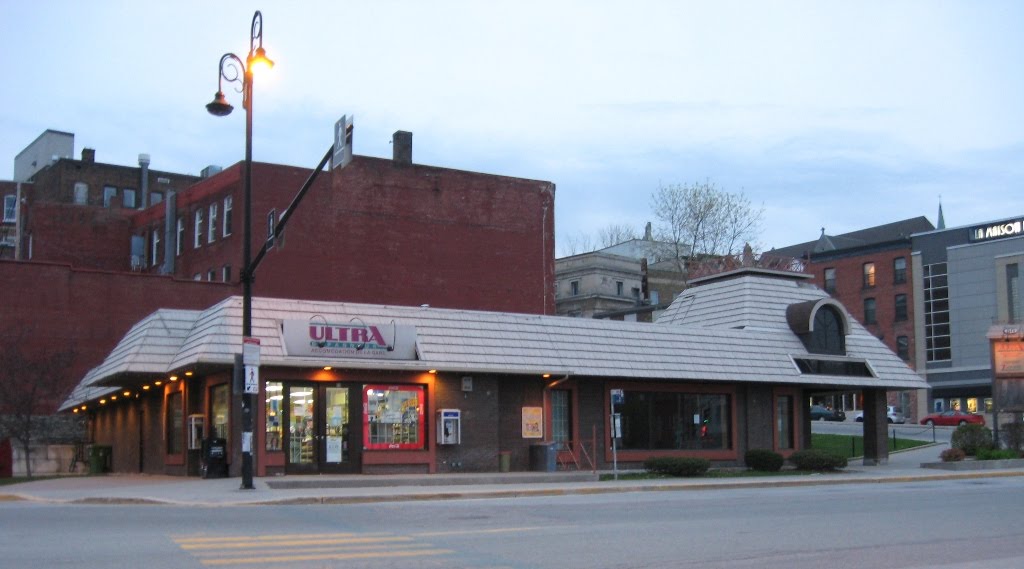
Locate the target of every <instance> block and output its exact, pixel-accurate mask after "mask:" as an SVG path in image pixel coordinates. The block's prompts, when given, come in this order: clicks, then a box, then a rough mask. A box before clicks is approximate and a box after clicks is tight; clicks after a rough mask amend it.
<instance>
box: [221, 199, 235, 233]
mask: <svg viewBox="0 0 1024 569" xmlns="http://www.w3.org/2000/svg"><path fill="white" fill-rule="evenodd" d="M233 202H234V200H232V198H231V196H227V197H225V198H224V221H223V223H222V224H221V226H222V227H223V236H224V237H227V236H228V235H231V221H232V219H233V214H232V211H231V208H232V205H233Z"/></svg>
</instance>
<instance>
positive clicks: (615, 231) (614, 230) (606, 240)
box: [597, 223, 639, 248]
mask: <svg viewBox="0 0 1024 569" xmlns="http://www.w3.org/2000/svg"><path fill="white" fill-rule="evenodd" d="M638 235H639V234H638V233H637V231H636V229H634V228H632V227H630V226H628V225H622V224H619V223H609V224H608V225H606V226H605V227H602V228H601V229H599V230H598V231H597V237H598V241H599V242H600V244H601V247H602V248H604V247H611V246H612V245H618V244H619V243H623V242H625V241H629V240H630V239H637V238H638Z"/></svg>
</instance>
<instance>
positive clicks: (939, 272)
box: [922, 263, 953, 362]
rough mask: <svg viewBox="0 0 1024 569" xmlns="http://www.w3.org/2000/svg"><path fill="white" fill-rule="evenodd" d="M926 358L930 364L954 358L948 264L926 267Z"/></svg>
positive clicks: (924, 276) (924, 277) (924, 282)
mask: <svg viewBox="0 0 1024 569" xmlns="http://www.w3.org/2000/svg"><path fill="white" fill-rule="evenodd" d="M922 280H923V284H924V333H925V356H926V358H927V361H929V362H938V361H949V360H950V359H952V357H953V351H952V349H951V344H950V337H951V330H950V319H949V282H948V279H947V276H946V263H936V264H934V265H928V266H926V267H924V275H923V279H922Z"/></svg>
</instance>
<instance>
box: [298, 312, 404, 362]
mask: <svg viewBox="0 0 1024 569" xmlns="http://www.w3.org/2000/svg"><path fill="white" fill-rule="evenodd" d="M281 332H282V335H283V337H284V338H283V339H284V347H285V352H286V353H287V355H289V356H307V357H308V356H318V357H329V358H374V359H387V360H414V359H416V328H415V327H413V326H400V325H397V324H368V323H364V322H362V321H361V320H360V319H358V318H357V319H355V321H354V322H345V323H340V324H339V323H333V322H328V321H327V320H326V319H325V318H324V317H323V316H314V317H312V318H310V319H309V320H285V321H283V322H282V326H281Z"/></svg>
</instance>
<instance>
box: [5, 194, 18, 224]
mask: <svg viewBox="0 0 1024 569" xmlns="http://www.w3.org/2000/svg"><path fill="white" fill-rule="evenodd" d="M17 220H18V196H16V195H14V194H10V195H6V196H4V223H14V222H15V221H17Z"/></svg>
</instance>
